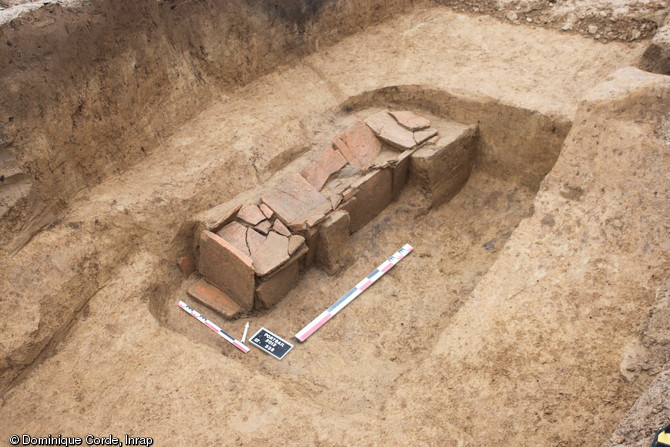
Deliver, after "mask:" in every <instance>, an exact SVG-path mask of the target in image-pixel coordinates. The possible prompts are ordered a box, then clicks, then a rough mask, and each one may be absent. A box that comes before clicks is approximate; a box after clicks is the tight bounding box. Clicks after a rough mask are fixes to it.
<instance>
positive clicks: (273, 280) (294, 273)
mask: <svg viewBox="0 0 670 447" xmlns="http://www.w3.org/2000/svg"><path fill="white" fill-rule="evenodd" d="M299 276H300V267H299V264H298V263H297V262H290V263H289V264H288V265H286V266H284V267H282V268H281V269H279V270H278V271H277V272H275V273H273V274H272V275H270V276H269V277H267V278H263V279H262V280H261V281H259V283H258V287H257V288H256V307H257V308H265V309H268V308H270V307H272V306H274V305H275V304H276V303H277V302H278V301H279V300H281V299H282V298H284V297H285V296H286V294H287V293H288V292H289V291H290V290H291V289H292V288H293V287H295V284H296V283H297V282H298V278H299Z"/></svg>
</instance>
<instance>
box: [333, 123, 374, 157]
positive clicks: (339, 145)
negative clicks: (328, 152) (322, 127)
mask: <svg viewBox="0 0 670 447" xmlns="http://www.w3.org/2000/svg"><path fill="white" fill-rule="evenodd" d="M333 147H334V148H336V149H338V150H339V151H340V152H341V153H342V155H344V158H346V160H347V161H348V162H349V163H350V164H351V165H353V166H358V167H366V166H368V165H369V164H370V163H372V160H374V159H375V157H376V156H377V154H378V153H379V151H380V150H381V148H382V144H381V142H380V141H379V140H378V139H377V137H376V136H375V134H374V133H373V132H372V131H371V130H370V128H369V127H368V126H366V125H365V123H364V122H363V121H356V122H355V123H354V124H352V125H351V126H349V127H348V128H347V129H346V130H345V131H344V132H342V133H341V134H340V135H339V136H338V137H336V138H335V140H333Z"/></svg>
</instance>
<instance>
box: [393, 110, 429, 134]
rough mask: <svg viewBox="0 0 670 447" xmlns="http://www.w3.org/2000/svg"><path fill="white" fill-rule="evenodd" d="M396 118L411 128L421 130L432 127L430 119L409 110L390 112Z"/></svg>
mask: <svg viewBox="0 0 670 447" xmlns="http://www.w3.org/2000/svg"><path fill="white" fill-rule="evenodd" d="M389 113H390V114H391V116H392V117H393V118H395V120H396V121H397V122H398V123H399V124H401V125H402V126H404V127H406V128H407V129H409V130H421V129H425V128H427V127H430V120H428V119H426V118H424V117H422V116H419V115H416V114H415V113H414V112H410V111H409V110H403V111H394V112H389Z"/></svg>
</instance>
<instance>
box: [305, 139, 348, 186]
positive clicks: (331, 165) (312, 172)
mask: <svg viewBox="0 0 670 447" xmlns="http://www.w3.org/2000/svg"><path fill="white" fill-rule="evenodd" d="M346 164H347V160H346V159H345V158H344V156H343V155H342V154H341V153H340V151H337V150H334V149H333V148H328V149H326V150H324V151H323V152H321V153H320V154H319V156H318V157H316V159H315V160H314V161H312V162H311V163H310V164H309V165H307V167H306V168H305V169H303V170H302V172H301V173H300V174H301V175H302V176H303V177H305V179H306V180H307V181H308V182H309V183H310V184H311V185H312V186H313V187H314V188H316V189H317V190H321V188H323V185H325V184H326V182H327V181H328V179H329V178H330V177H331V176H332V175H333V174H335V173H336V172H337V171H339V170H340V169H342V168H343V167H344V165H346Z"/></svg>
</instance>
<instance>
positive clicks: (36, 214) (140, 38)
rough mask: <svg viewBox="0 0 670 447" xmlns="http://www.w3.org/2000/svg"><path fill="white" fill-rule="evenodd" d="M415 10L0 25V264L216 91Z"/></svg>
mask: <svg viewBox="0 0 670 447" xmlns="http://www.w3.org/2000/svg"><path fill="white" fill-rule="evenodd" d="M414 3H417V1H415V0H392V1H382V0H373V1H366V0H320V1H316V0H313V1H307V0H292V1H276V0H254V1H241V0H235V1H223V0H210V1H199V2H190V1H183V0H171V1H158V2H156V1H140V2H135V1H129V0H123V1H111V0H105V1H93V2H82V3H81V4H78V5H74V6H68V7H61V6H60V5H57V4H48V5H45V6H44V7H42V8H40V9H37V10H34V11H32V12H29V13H26V14H24V15H22V16H20V17H19V18H16V19H14V20H11V21H9V22H7V23H4V24H2V25H0V43H1V45H0V61H2V64H0V92H2V94H1V95H0V170H1V171H2V172H0V174H1V175H2V176H3V177H2V181H1V182H0V252H10V253H11V252H15V251H16V250H18V249H20V247H21V246H23V245H24V244H25V243H26V242H27V241H28V240H29V239H30V238H31V237H32V235H33V234H34V233H35V232H37V231H39V230H40V229H41V228H43V227H44V226H45V225H48V224H50V223H52V222H53V221H54V220H55V219H56V218H57V217H58V215H59V214H60V213H61V212H62V211H63V209H64V208H65V207H66V206H67V204H68V202H69V201H70V200H71V198H72V197H73V196H75V195H76V194H77V192H79V191H82V190H85V189H87V188H90V187H92V186H94V185H96V184H98V183H99V182H100V181H101V180H102V179H103V178H105V177H106V176H109V175H110V174H119V173H122V172H123V171H124V170H125V169H126V168H127V167H128V166H130V165H132V164H134V163H136V162H138V161H139V160H141V159H142V158H143V157H145V156H146V155H147V154H148V153H150V152H151V151H155V150H160V145H161V143H162V141H163V139H164V138H165V137H166V136H167V135H169V134H170V133H171V132H172V130H173V129H174V128H175V127H176V126H178V125H179V124H181V123H183V122H185V121H186V120H188V119H189V118H190V117H192V116H193V115H194V114H196V113H198V112H199V111H200V110H202V109H203V108H204V107H206V106H207V105H208V104H209V103H211V102H212V101H213V100H215V99H218V98H219V97H220V96H221V95H222V94H223V93H224V92H225V91H227V90H229V89H231V88H234V87H235V86H238V85H242V84H245V83H247V82H249V81H250V80H252V79H254V78H256V77H258V76H260V75H261V74H264V73H267V72H269V71H271V70H272V69H274V68H275V67H277V66H278V65H279V64H281V63H288V64H290V63H291V61H294V60H297V57H299V56H301V55H304V54H305V53H307V52H309V51H312V50H314V49H316V48H318V47H319V46H323V45H329V44H332V43H333V42H335V41H336V40H338V39H339V38H341V37H342V36H344V35H347V34H350V33H353V32H355V31H358V30H361V29H363V28H365V27H366V26H369V25H371V24H373V23H376V22H379V21H381V20H383V19H385V18H387V17H389V16H391V15H393V14H395V13H400V12H402V11H404V10H405V9H406V8H408V7H409V6H411V5H413V4H414Z"/></svg>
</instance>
